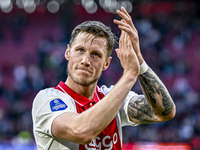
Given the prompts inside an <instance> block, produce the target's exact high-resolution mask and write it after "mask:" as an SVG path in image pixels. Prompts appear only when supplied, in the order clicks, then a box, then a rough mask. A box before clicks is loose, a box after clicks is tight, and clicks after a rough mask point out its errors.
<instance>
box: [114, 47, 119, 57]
mask: <svg viewBox="0 0 200 150" xmlns="http://www.w3.org/2000/svg"><path fill="white" fill-rule="evenodd" d="M115 52H116V53H117V56H118V57H119V48H116V49H115Z"/></svg>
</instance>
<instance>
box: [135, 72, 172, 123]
mask: <svg viewBox="0 0 200 150" xmlns="http://www.w3.org/2000/svg"><path fill="white" fill-rule="evenodd" d="M139 81H140V84H141V87H142V90H143V92H144V95H145V96H146V99H147V100H148V102H149V104H150V106H151V107H152V108H153V110H154V111H155V113H156V114H157V115H158V116H160V117H161V118H163V119H164V120H168V119H170V118H173V116H174V115H175V105H174V102H173V100H172V98H171V96H170V94H169V92H168V90H167V88H166V87H165V85H164V84H163V83H162V81H161V80H160V79H159V77H158V76H157V75H156V74H155V73H154V72H153V71H152V70H151V69H150V68H148V70H147V71H146V72H145V73H143V74H141V75H139Z"/></svg>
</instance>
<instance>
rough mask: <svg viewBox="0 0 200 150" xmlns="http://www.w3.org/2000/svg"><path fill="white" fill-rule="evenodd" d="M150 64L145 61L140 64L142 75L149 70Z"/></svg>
mask: <svg viewBox="0 0 200 150" xmlns="http://www.w3.org/2000/svg"><path fill="white" fill-rule="evenodd" d="M148 68H149V66H148V65H147V64H146V62H145V61H143V63H142V64H141V65H140V75H141V74H143V73H145V72H146V71H147V70H148Z"/></svg>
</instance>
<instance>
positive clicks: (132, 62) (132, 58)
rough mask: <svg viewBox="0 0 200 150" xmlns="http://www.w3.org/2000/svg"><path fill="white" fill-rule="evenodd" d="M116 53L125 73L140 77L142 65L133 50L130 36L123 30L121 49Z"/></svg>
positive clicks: (120, 42) (120, 41)
mask: <svg viewBox="0 0 200 150" xmlns="http://www.w3.org/2000/svg"><path fill="white" fill-rule="evenodd" d="M116 52H117V56H118V58H119V59H120V62H121V65H122V67H123V69H124V73H131V74H133V75H135V76H138V75H139V72H140V64H139V61H138V58H137V56H136V53H135V51H134V49H133V46H132V43H131V39H130V36H129V35H128V34H127V33H126V32H125V31H123V30H122V33H121V36H120V40H119V49H116Z"/></svg>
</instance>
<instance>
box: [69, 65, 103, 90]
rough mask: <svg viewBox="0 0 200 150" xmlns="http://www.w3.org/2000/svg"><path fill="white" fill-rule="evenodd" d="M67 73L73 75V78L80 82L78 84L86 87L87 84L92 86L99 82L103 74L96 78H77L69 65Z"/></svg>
mask: <svg viewBox="0 0 200 150" xmlns="http://www.w3.org/2000/svg"><path fill="white" fill-rule="evenodd" d="M67 74H68V76H70V77H71V79H72V80H73V82H74V83H76V84H78V85H81V86H84V87H87V86H90V85H92V84H93V83H95V82H97V81H98V80H99V78H100V76H101V74H100V76H97V77H96V78H92V79H87V78H83V77H82V78H77V77H75V76H74V75H73V73H72V72H71V71H70V70H69V67H68V66H67Z"/></svg>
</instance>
